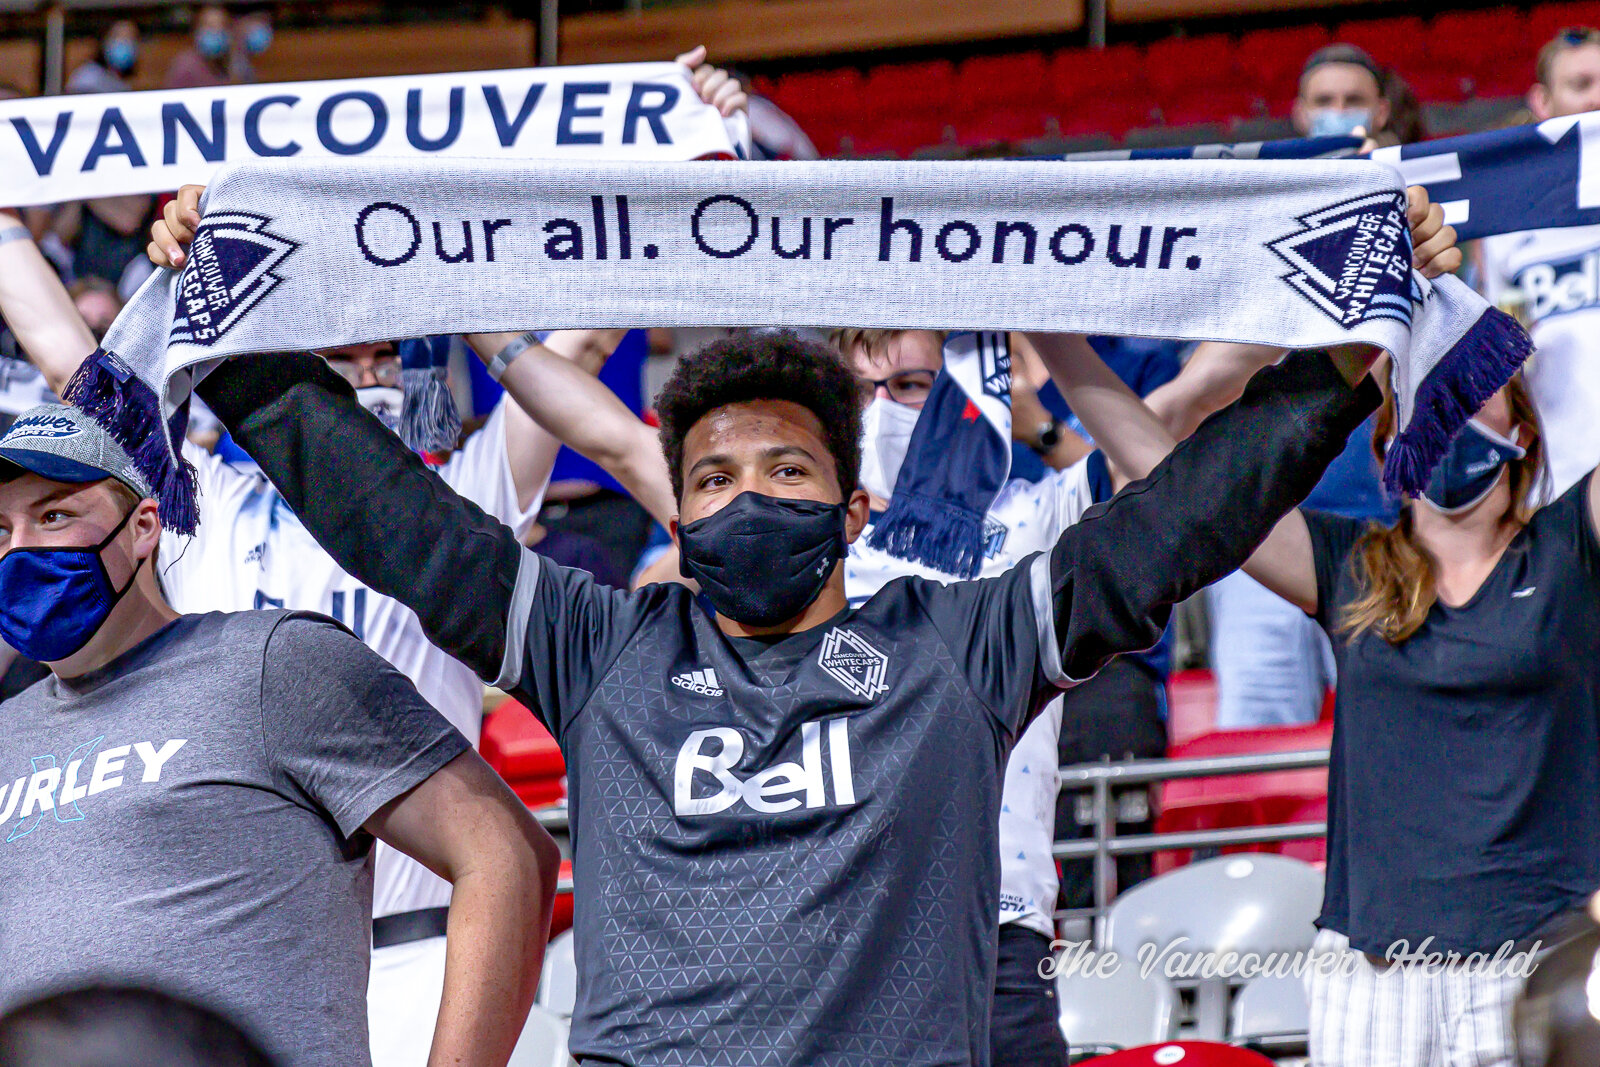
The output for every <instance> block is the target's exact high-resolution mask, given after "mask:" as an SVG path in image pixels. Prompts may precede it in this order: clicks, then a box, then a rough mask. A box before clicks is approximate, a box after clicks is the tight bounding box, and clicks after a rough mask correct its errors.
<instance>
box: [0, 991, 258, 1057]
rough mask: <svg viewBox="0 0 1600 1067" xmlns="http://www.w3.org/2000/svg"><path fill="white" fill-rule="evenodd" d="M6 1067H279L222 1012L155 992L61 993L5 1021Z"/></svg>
mask: <svg viewBox="0 0 1600 1067" xmlns="http://www.w3.org/2000/svg"><path fill="white" fill-rule="evenodd" d="M0 1064H5V1067H274V1065H273V1062H272V1060H270V1059H268V1058H267V1054H266V1053H265V1052H263V1051H261V1047H260V1046H259V1045H257V1044H256V1043H255V1041H253V1040H251V1038H250V1037H249V1036H247V1035H246V1034H245V1033H244V1032H243V1031H241V1030H240V1029H239V1028H238V1027H237V1026H235V1025H234V1024H233V1023H231V1022H229V1021H228V1020H227V1019H224V1018H223V1017H222V1016H221V1015H218V1014H217V1013H216V1012H214V1011H211V1010H209V1009H207V1008H202V1007H200V1006H199V1005H196V1004H190V1003H188V1002H187V1001H183V1000H179V999H178V998H177V997H173V996H169V995H167V994H165V993H160V992H157V991H155V990H151V989H134V988H121V987H106V986H96V987H91V988H87V989H75V990H70V991H67V992H63V993H55V994H52V995H51V996H48V997H45V998H44V999H42V1000H35V1001H33V1002H32V1003H29V1004H24V1005H22V1006H21V1007H19V1008H16V1009H15V1010H13V1011H11V1012H9V1013H8V1014H7V1015H6V1016H5V1017H4V1018H3V1019H0Z"/></svg>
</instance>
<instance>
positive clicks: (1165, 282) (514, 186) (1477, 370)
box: [72, 160, 1528, 531]
mask: <svg viewBox="0 0 1600 1067" xmlns="http://www.w3.org/2000/svg"><path fill="white" fill-rule="evenodd" d="M1404 203H1405V200H1404V190H1403V189H1402V188H1401V185H1400V179H1399V177H1398V175H1397V174H1396V173H1395V172H1394V171H1393V170H1391V169H1389V168H1387V167H1384V166H1382V165H1380V164H1376V163H1372V162H1367V161H1356V160H1350V161H1327V160H1307V161H1297V162H1287V161H1272V162H1266V163H1250V162H1239V161H1226V162H1210V161H1200V160H1194V161H1139V162H1114V163H1060V162H1037V163H1030V162H1010V161H1006V162H1001V161H978V162H952V163H923V162H913V163H874V162H849V163H846V162H818V163H745V162H711V163H703V162H702V163H683V164H672V163H655V164H612V163H526V162H516V163H502V162H495V161H481V160H449V161H434V160H422V161H418V160H388V161H340V162H322V161H305V162H278V163H275V164H267V163H251V164H245V165H242V166H238V167H234V168H230V169H225V170H224V171H222V172H221V173H219V174H218V176H217V178H216V180H215V181H214V182H213V183H212V185H211V186H210V187H209V188H208V190H207V192H206V196H205V199H204V202H203V211H204V216H205V222H204V223H203V224H202V226H201V228H200V231H199V233H198V235H197V236H196V238H195V241H194V245H193V247H192V249H191V251H190V258H189V262H188V264H187V265H186V266H185V267H184V269H183V271H182V272H181V273H175V272H172V271H158V272H157V273H156V275H155V276H153V277H152V278H151V279H150V281H149V282H148V283H146V285H145V286H144V287H143V288H142V289H141V290H140V291H139V292H138V293H137V294H136V295H135V297H134V299H133V300H132V301H131V302H130V303H129V304H128V306H127V307H126V308H125V309H124V310H123V312H122V314H121V315H120V316H119V317H118V318H117V321H116V322H115V323H114V324H113V325H112V327H111V330H110V332H109V333H108V334H107V335H106V338H105V343H104V346H103V349H102V350H101V352H100V353H99V354H98V356H97V358H94V359H91V360H90V361H88V362H86V363H85V365H84V367H83V368H82V370H80V372H79V375H78V376H77V379H76V380H75V382H74V385H73V388H72V398H73V399H74V401H75V402H77V403H79V404H80V405H82V406H83V407H85V408H86V409H87V410H88V411H90V412H91V413H92V414H94V415H96V416H97V417H99V418H100V419H101V421H102V422H104V423H105V424H106V425H107V426H108V427H109V428H111V429H112V431H113V432H114V433H115V434H117V436H118V438H119V440H120V441H121V442H122V443H123V444H124V445H125V446H127V447H129V450H130V452H132V453H133V454H134V456H135V459H136V460H137V461H138V462H140V463H141V466H142V467H143V468H144V469H146V470H147V471H148V472H149V473H150V474H152V475H153V477H152V484H155V485H157V486H158V494H159V496H160V499H161V503H162V506H163V518H164V519H165V520H166V521H167V522H168V523H169V524H170V525H171V526H173V527H174V528H175V529H178V530H180V531H181V530H183V529H185V528H192V526H193V523H194V516H195V511H194V503H193V493H192V489H191V487H190V484H189V482H188V480H187V479H186V478H185V477H184V476H183V474H182V470H181V466H180V463H179V460H178V459H177V455H176V451H175V442H176V441H177V440H178V439H179V435H180V434H181V430H182V425H181V424H182V420H183V418H184V415H183V409H184V405H185V402H186V400H187V397H188V395H189V392H190V388H191V385H192V380H193V375H194V373H195V372H196V371H199V372H202V373H203V372H204V370H205V369H206V368H207V367H208V366H210V365H214V363H215V361H218V360H220V359H224V358H227V357H229V356H234V355H241V354H250V353H261V352H276V351H286V350H299V349H306V348H324V347H331V346H336V345H344V344H352V343H357V342H362V341H374V340H383V339H390V338H396V337H416V336H424V335H430V334H440V333H463V332H477V331H504V330H521V329H526V328H528V327H530V326H532V325H535V324H537V325H540V326H544V327H549V328H579V327H604V326H638V327H647V326H688V325H729V326H813V325H817V324H826V323H849V324H851V325H854V326H861V327H908V328H910V327H920V328H929V329H1031V330H1051V331H1065V332H1085V333H1103V334H1115V335H1123V336H1136V337H1160V338H1174V339H1184V340H1202V339H1215V340H1226V341H1249V342H1258V343H1263V344H1270V345H1275V346H1279V347H1284V348H1311V347H1320V346H1328V345H1337V344H1343V343H1348V342H1364V343H1369V344H1373V345H1378V346H1380V347H1382V348H1384V349H1387V350H1388V351H1389V352H1391V353H1392V354H1393V355H1394V357H1395V358H1394V361H1393V363H1394V385H1395V389H1396V395H1397V399H1398V405H1399V412H1398V413H1399V426H1400V433H1399V436H1398V438H1397V440H1396V442H1395V444H1394V446H1392V447H1391V448H1390V450H1389V457H1390V458H1389V464H1388V468H1387V469H1386V472H1385V477H1386V480H1387V481H1388V482H1389V484H1390V485H1391V486H1392V487H1397V488H1400V489H1402V490H1410V491H1415V490H1417V489H1420V487H1421V486H1422V485H1423V484H1425V483H1426V481H1427V475H1428V472H1429V470H1430V469H1431V468H1432V465H1433V463H1434V461H1435V460H1436V459H1437V458H1438V456H1439V455H1441V454H1442V452H1443V450H1444V448H1445V447H1446V446H1447V444H1448V442H1449V440H1450V437H1451V436H1452V435H1453V434H1454V432H1455V431H1456V430H1457V429H1459V428H1460V426H1461V425H1462V423H1464V422H1465V420H1466V419H1467V418H1468V417H1469V416H1470V415H1472V414H1473V412H1474V411H1476V409H1477V408H1478V406H1479V405H1481V403H1482V402H1483V401H1484V400H1485V399H1487V398H1488V396H1489V395H1490V394H1491V393H1492V392H1493V391H1494V390H1495V389H1497V388H1498V387H1499V386H1500V385H1502V384H1503V383H1504V382H1505V381H1506V380H1507V378H1509V376H1510V375H1511V374H1512V373H1513V372H1514V371H1515V370H1516V368H1517V367H1518V366H1519V365H1520V364H1521V363H1522V361H1523V359H1525V358H1526V356H1527V352H1528V341H1527V337H1526V335H1525V334H1523V332H1522V331H1521V329H1520V328H1519V327H1518V326H1516V324H1515V323H1514V322H1513V321H1512V320H1510V319H1509V318H1508V317H1507V316H1505V315H1503V314H1501V313H1500V312H1498V311H1495V310H1494V309H1492V308H1490V307H1489V306H1488V305H1487V304H1486V303H1485V302H1484V301H1483V300H1482V299H1481V298H1480V297H1478V296H1477V295H1476V294H1474V293H1473V292H1471V290H1469V289H1467V288H1466V286H1464V285H1462V284H1461V283H1460V282H1458V281H1456V280H1455V279H1454V278H1443V279H1440V280H1439V281H1436V282H1433V283H1429V282H1427V281H1425V280H1423V279H1422V278H1421V277H1420V276H1418V275H1416V274H1415V273H1414V272H1413V271H1412V270H1411V267H1410V257H1411V243H1410V238H1409V233H1408V230H1407V227H1406V223H1405V217H1404ZM157 397H159V398H160V403H159V405H158V404H157V403H156V398H157ZM158 412H159V416H160V418H161V421H162V423H164V424H165V425H166V426H167V429H168V433H167V434H165V435H162V434H159V433H156V432H155V429H156V427H157V425H159V424H158V423H157V421H156V420H157V417H158V414H157V413H158Z"/></svg>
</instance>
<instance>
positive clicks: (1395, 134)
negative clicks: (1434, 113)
mask: <svg viewBox="0 0 1600 1067" xmlns="http://www.w3.org/2000/svg"><path fill="white" fill-rule="evenodd" d="M1378 88H1379V90H1380V91H1381V92H1382V94H1383V98H1384V99H1385V100H1387V101H1389V121H1388V122H1386V123H1384V126H1383V129H1382V131H1379V132H1381V133H1386V134H1388V135H1389V136H1390V137H1392V138H1393V142H1392V143H1394V144H1416V143H1417V142H1418V141H1426V140H1427V139H1428V127H1427V124H1426V123H1425V122H1424V121H1423V118H1422V103H1421V102H1420V101H1419V100H1418V99H1417V94H1416V93H1414V92H1412V91H1411V85H1410V83H1408V82H1407V81H1406V80H1405V79H1404V78H1402V77H1401V76H1400V75H1399V74H1398V73H1396V72H1395V71H1392V70H1391V71H1388V72H1387V73H1385V74H1384V76H1383V77H1382V78H1380V79H1378ZM1374 136H1377V134H1376V133H1375V134H1374Z"/></svg>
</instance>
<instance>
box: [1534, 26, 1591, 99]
mask: <svg viewBox="0 0 1600 1067" xmlns="http://www.w3.org/2000/svg"><path fill="white" fill-rule="evenodd" d="M1591 44H1600V30H1597V29H1595V28H1594V27H1593V26H1569V27H1567V28H1566V29H1564V30H1562V31H1561V32H1560V33H1558V34H1556V35H1555V36H1554V37H1552V38H1550V39H1549V40H1548V41H1546V42H1545V43H1544V47H1543V48H1541V49H1539V58H1538V60H1537V61H1535V63H1534V67H1533V69H1534V73H1535V74H1536V75H1537V76H1538V78H1539V84H1540V85H1542V86H1544V87H1545V88H1546V89H1548V88H1550V68H1551V67H1553V66H1555V62H1556V57H1557V56H1559V55H1561V53H1563V52H1568V51H1571V50H1572V49H1574V48H1582V47H1584V46H1585V45H1591Z"/></svg>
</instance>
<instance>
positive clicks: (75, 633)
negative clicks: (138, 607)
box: [0, 509, 144, 663]
mask: <svg viewBox="0 0 1600 1067" xmlns="http://www.w3.org/2000/svg"><path fill="white" fill-rule="evenodd" d="M135 510H137V509H135ZM131 518H133V511H129V512H128V514H126V515H124V516H123V517H122V521H121V522H119V523H117V528H116V529H115V530H112V531H111V533H110V534H108V535H107V536H106V539H105V540H104V541H101V542H100V543H99V544H98V545H94V546H92V547H90V548H13V549H12V550H11V551H10V552H7V553H6V554H5V555H4V556H0V637H3V638H5V640H6V643H7V644H9V645H10V646H11V647H12V648H14V649H16V650H17V651H18V652H20V653H22V654H23V655H24V656H26V657H28V658H29V659H31V660H37V661H38V662H40V663H55V662H57V661H58V660H64V659H66V658H67V657H68V656H71V655H73V654H74V653H76V652H78V651H79V650H80V649H82V648H83V646H84V645H87V644H88V643H89V639H90V638H92V637H93V636H94V635H95V634H96V633H98V632H99V631H100V627H102V626H104V625H105V621H106V618H107V617H108V616H109V615H110V614H111V609H112V608H114V607H116V606H117V603H118V601H120V600H121V599H122V598H123V597H124V596H125V595H127V592H128V590H129V589H132V588H133V582H134V579H135V578H137V577H138V576H139V567H142V566H144V560H140V561H139V563H138V565H137V566H135V567H134V568H133V574H132V575H131V576H130V577H129V578H128V584H127V585H125V586H123V587H122V588H121V589H113V588H111V576H110V575H108V574H107V573H106V565H105V562H104V561H103V560H102V559H101V558H100V553H101V552H104V551H105V550H106V548H107V546H109V545H110V544H111V542H112V541H115V540H116V539H117V535H118V534H120V533H121V532H122V530H123V527H125V526H127V525H128V520H129V519H131Z"/></svg>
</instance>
